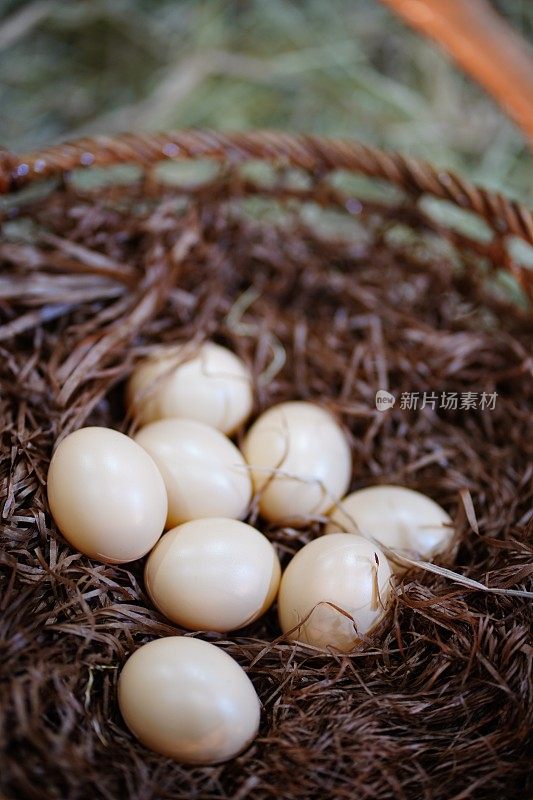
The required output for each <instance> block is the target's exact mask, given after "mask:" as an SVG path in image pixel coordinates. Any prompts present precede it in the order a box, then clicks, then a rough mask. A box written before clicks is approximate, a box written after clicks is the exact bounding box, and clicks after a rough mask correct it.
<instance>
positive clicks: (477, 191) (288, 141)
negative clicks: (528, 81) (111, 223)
mask: <svg viewBox="0 0 533 800" xmlns="http://www.w3.org/2000/svg"><path fill="white" fill-rule="evenodd" d="M195 158H214V159H216V160H219V161H228V162H230V163H235V164H237V163H243V162H246V161H251V160H266V161H271V162H278V163H279V162H281V163H284V164H287V165H290V166H294V167H299V168H302V169H304V170H307V171H310V172H318V173H320V172H327V171H330V170H336V169H341V170H347V171H349V172H355V173H360V174H363V175H367V176H370V177H373V178H380V179H383V180H385V181H388V182H389V183H391V184H393V185H395V186H398V187H400V188H401V189H404V190H405V191H407V192H409V193H410V194H412V195H424V194H428V195H432V196H434V197H437V198H440V199H442V200H448V201H450V202H452V203H454V204H455V205H457V206H459V207H460V208H462V209H465V210H467V211H472V212H474V213H476V214H478V215H479V216H480V217H482V218H483V219H484V220H485V221H486V222H488V224H489V225H490V227H491V228H492V229H493V231H494V232H495V234H496V235H497V236H498V237H499V238H502V237H505V236H508V235H514V236H518V237H520V238H521V239H523V240H525V241H526V242H528V243H529V244H532V245H533V214H532V212H531V211H530V210H529V209H528V208H526V207H525V206H523V205H521V204H520V203H518V202H517V201H515V200H512V199H510V198H507V197H505V196H504V195H502V194H500V193H498V192H492V191H489V190H488V189H484V188H482V187H479V186H476V185H474V184H472V183H470V182H469V181H467V180H464V179H462V178H460V177H458V176H457V175H455V174H454V173H453V172H449V171H447V170H437V169H434V168H433V167H432V166H431V165H430V164H428V163H426V162H425V161H420V160H418V159H415V158H411V157H409V156H404V155H401V154H398V153H393V152H385V151H383V150H379V149H377V148H375V147H371V146H369V145H365V144H362V143H360V142H357V141H353V140H348V139H331V138H326V137H322V136H311V135H303V134H290V133H283V132H280V131H267V130H265V131H246V132H235V133H225V132H220V131H211V130H181V131H175V132H169V133H137V134H122V135H118V136H95V137H94V138H83V139H77V140H75V141H71V142H65V143H63V144H58V145H55V146H52V147H49V148H46V149H44V150H41V151H37V152H33V153H25V154H21V155H15V154H13V153H10V152H7V151H2V152H0V194H8V193H10V192H12V191H16V190H17V189H18V188H20V187H23V186H25V185H27V184H29V183H32V182H34V181H36V180H39V179H42V178H46V177H52V176H60V175H63V174H65V173H68V172H70V171H71V170H73V169H79V168H83V167H91V166H100V167H105V166H112V165H116V164H124V163H133V164H138V165H140V166H142V167H149V166H150V165H153V164H155V163H157V162H159V161H162V160H165V159H170V160H184V159H195Z"/></svg>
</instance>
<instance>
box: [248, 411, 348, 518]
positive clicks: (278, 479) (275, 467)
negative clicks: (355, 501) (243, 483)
mask: <svg viewBox="0 0 533 800" xmlns="http://www.w3.org/2000/svg"><path fill="white" fill-rule="evenodd" d="M243 453H244V457H245V458H246V460H247V462H248V464H249V465H250V466H251V468H252V480H253V483H254V488H255V490H256V491H257V492H259V493H260V496H259V506H260V511H261V514H262V515H263V517H265V519H267V520H270V521H271V522H277V523H288V522H290V523H291V524H292V525H295V526H297V525H300V526H301V525H303V524H305V522H306V518H308V517H310V516H316V515H319V514H323V513H325V512H327V511H328V510H329V509H330V508H331V506H332V505H334V504H335V502H337V501H338V499H339V498H340V497H342V495H343V494H344V492H345V491H346V489H347V488H348V485H349V482H350V477H351V455H350V447H349V444H348V441H347V439H346V437H345V435H344V433H343V431H342V429H341V427H340V425H339V424H338V423H337V421H336V420H335V418H334V417H333V416H332V415H331V414H330V413H329V412H328V411H325V410H324V409H323V408H320V407H319V406H317V405H314V404H313V403H307V402H290V403H281V404H279V405H276V406H272V407H271V408H269V409H268V410H267V411H265V412H264V414H262V415H261V416H260V417H259V419H257V421H256V422H255V423H254V424H253V425H252V427H251V428H250V430H249V431H248V434H247V436H246V438H245V441H244V446H243Z"/></svg>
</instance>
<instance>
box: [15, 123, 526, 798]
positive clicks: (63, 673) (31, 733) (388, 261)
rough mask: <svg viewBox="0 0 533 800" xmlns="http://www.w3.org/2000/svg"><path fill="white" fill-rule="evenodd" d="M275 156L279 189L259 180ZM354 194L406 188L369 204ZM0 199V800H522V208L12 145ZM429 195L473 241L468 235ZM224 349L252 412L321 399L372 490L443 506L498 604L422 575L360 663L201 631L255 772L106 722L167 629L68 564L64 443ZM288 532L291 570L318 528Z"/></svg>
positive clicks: (234, 149) (342, 163) (488, 198)
mask: <svg viewBox="0 0 533 800" xmlns="http://www.w3.org/2000/svg"><path fill="white" fill-rule="evenodd" d="M197 159H201V160H205V159H207V160H209V161H210V162H211V161H212V162H220V165H221V167H220V169H218V171H217V172H216V174H214V175H213V174H211V175H210V176H209V177H208V178H207V179H206V180H205V181H204V182H201V183H198V182H196V183H195V184H194V185H183V182H182V183H181V184H180V185H174V184H172V183H170V182H169V181H168V179H164V180H163V179H161V176H160V174H159V172H158V170H159V164H160V162H162V161H169V160H170V161H178V160H179V161H184V160H197ZM257 161H259V162H263V161H266V162H269V163H270V164H271V165H272V166H273V168H274V169H273V170H272V171H270V172H268V174H263V173H262V172H261V171H260V170H259V172H258V173H257V175H259V177H257V175H256V176H255V177H253V176H252V175H251V172H250V171H249V169H248V165H247V162H254V163H255V162H257ZM122 164H125V165H129V164H132V165H135V166H136V167H137V168H139V167H140V168H141V176H140V177H139V176H137V179H136V180H135V181H133V182H131V181H130V182H125V183H120V181H119V176H117V174H116V173H113V176H114V177H113V180H112V182H111V183H109V181H100V182H99V183H97V185H96V186H94V187H93V188H90V187H89V188H87V186H85V187H84V185H80V180H79V179H78V171H79V170H85V169H87V168H89V167H114V166H117V165H122ZM339 171H342V172H346V173H355V174H360V175H363V176H366V177H367V178H369V179H372V181H374V179H379V182H378V183H379V186H380V187H381V186H382V185H383V183H385V184H388V185H392V186H394V187H395V188H396V189H399V190H400V193H396V194H395V195H394V196H391V199H387V198H385V199H384V197H383V196H382V194H379V196H377V195H376V196H373V197H372V198H371V199H369V198H368V197H366V199H365V198H362V197H359V196H356V195H354V193H353V191H351V190H346V189H345V190H341V189H340V188H339V186H338V182H337V180H336V176H337V173H338V172H339ZM45 179H54V180H51V181H48V182H47V181H46V180H45ZM378 183H376V186H377V185H378ZM33 184H36V186H35V189H34V188H33V186H32V185H33ZM26 189H28V191H22V192H19V190H26ZM380 191H381V189H380ZM0 193H2V194H4V195H7V196H8V198H7V202H6V204H5V207H4V209H3V211H2V212H1V214H2V218H1V221H2V226H3V233H2V238H1V239H0V259H1V261H0V264H3V266H2V268H1V269H2V271H1V273H0V287H1V292H0V297H1V300H0V312H1V313H2V323H1V325H0V353H1V356H2V364H1V371H0V378H1V382H2V383H1V388H0V416H1V421H2V426H3V432H2V436H3V439H2V461H1V465H2V473H1V477H2V481H3V483H2V514H3V523H4V525H3V533H2V541H3V551H2V552H0V565H1V566H2V575H3V584H2V587H3V588H2V599H1V606H0V607H1V609H2V615H3V616H2V618H1V620H0V645H2V646H3V647H4V650H5V652H4V653H2V657H1V660H2V666H1V667H0V669H2V672H3V682H2V684H1V686H2V695H1V696H0V742H1V744H2V755H1V756H0V757H1V759H2V761H1V762H0V767H1V768H0V787H1V789H3V792H4V796H5V797H6V798H8V799H9V800H15V798H16V800H23V799H24V798H39V800H44V799H45V798H50V799H51V798H60V799H61V800H68V799H70V798H72V799H73V800H74V798H76V800H83V799H84V798H91V800H94V799H95V798H108V799H109V798H126V797H127V798H135V800H141V799H142V800H164V799H165V798H172V799H173V800H175V799H176V798H193V797H194V798H197V797H198V798H200V797H201V798H222V797H224V798H229V797H233V798H236V799H237V798H239V800H243V799H244V798H247V797H251V798H275V797H280V798H296V797H302V798H317V800H318V798H320V800H324V799H325V798H328V797H332V798H337V797H338V798H352V797H358V798H389V797H390V798H392V797H394V798H452V797H453V798H457V800H459V798H464V799H465V800H466V798H474V797H483V798H491V797H500V796H505V797H506V798H507V800H509V798H513V797H517V798H518V797H522V798H523V797H525V796H526V794H527V791H528V787H530V779H531V775H530V771H529V769H528V766H527V758H526V753H527V747H528V743H529V739H528V737H529V736H530V723H531V709H532V702H531V697H532V694H531V692H532V682H531V675H530V670H529V667H528V664H529V662H528V653H530V652H531V650H530V649H529V650H528V646H529V645H528V644H527V637H528V605H527V599H526V598H525V597H522V596H521V595H520V592H521V591H523V590H524V589H525V588H526V583H527V581H528V580H529V579H530V576H531V548H530V547H529V545H528V531H529V530H530V523H531V515H530V513H529V509H530V499H531V469H530V466H529V467H528V463H529V459H530V457H529V455H528V441H527V439H528V433H527V431H528V421H529V417H528V405H527V404H528V401H529V400H530V395H529V392H530V388H531V384H530V380H531V376H530V369H531V365H530V362H528V346H529V345H530V344H531V324H530V301H531V299H532V297H533V281H532V278H531V275H532V272H531V270H529V269H528V268H526V267H525V266H523V265H521V264H520V263H518V261H517V259H516V258H515V255H514V254H515V253H516V252H517V251H518V250H519V248H516V246H515V243H514V241H513V240H514V239H516V238H518V239H521V240H523V241H525V242H526V243H527V244H529V245H533V216H532V214H531V212H530V211H529V210H528V209H526V208H524V207H523V206H521V205H520V204H519V203H517V202H515V201H513V200H510V199H508V198H506V197H504V196H502V195H500V194H497V193H494V192H490V191H488V190H486V189H482V188H479V187H477V186H474V185H472V184H470V183H469V182H468V181H465V180H462V179H461V178H459V177H457V176H456V175H454V174H453V173H450V172H447V171H439V170H436V169H434V168H432V167H431V166H429V165H428V164H426V163H423V162H420V161H418V160H415V159H412V158H407V157H404V156H401V155H398V154H394V153H385V152H382V151H380V150H377V149H375V148H372V147H369V146H366V145H362V144H358V143H356V142H351V141H344V140H328V139H325V138H321V137H314V136H301V135H298V136H297V135H289V134H282V133H274V132H252V133H239V134H226V133H216V132H211V131H180V132H176V133H169V134H154V135H152V134H139V135H124V136H118V137H104V136H100V137H96V138H94V139H83V140H78V141H75V142H70V143H66V144H61V145H58V146H55V147H51V148H48V149H45V150H42V151H40V152H36V153H30V154H24V155H15V154H12V153H7V152H2V153H0ZM428 197H432V198H437V199H438V200H441V201H447V203H448V205H450V204H451V205H452V206H454V207H456V208H458V209H461V210H463V211H466V212H471V214H473V215H475V216H477V217H478V218H479V219H478V221H477V223H476V224H475V225H473V226H470V227H469V228H468V231H467V232H465V228H464V227H463V228H462V229H461V227H456V226H454V227H451V226H450V225H448V224H447V223H445V222H442V218H437V217H436V216H434V215H433V212H432V210H431V209H430V208H429V207H428V204H427V198H428ZM259 201H261V202H263V201H264V202H265V203H266V205H265V208H266V206H268V209H269V210H268V212H265V208H263V206H261V207H260V206H259V205H257V203H258V202H259ZM254 202H256V205H253V203H254ZM247 204H248V205H247ZM317 208H318V209H321V210H320V211H317ZM272 209H275V212H274V213H272ZM280 211H281V214H280ZM331 211H334V212H335V214H334V215H331V219H330V217H329V216H328V215H330V213H331ZM265 213H267V218H266V221H265ZM268 214H270V216H268ZM306 215H307V216H306ZM333 217H334V219H333ZM448 218H449V217H446V219H448ZM439 219H441V221H439ZM480 220H481V222H480ZM325 221H327V223H328V224H325ZM330 223H331V228H329V227H328V225H329V224H330ZM478 229H479V230H480V235H479V236H477V235H474V234H473V233H472V231H473V230H474V231H477V230H478ZM502 272H504V273H510V274H511V275H512V276H513V278H514V281H515V285H514V288H513V289H512V290H511V294H507V293H506V290H505V288H504V287H503V288H502V286H503V285H502V284H501V281H500V277H501V273H502ZM516 284H518V285H519V287H520V289H519V290H518V289H517V288H516ZM462 293H463V294H464V298H463V299H461V295H462ZM417 314H418V315H419V317H420V324H419V326H418V327H417V324H416V323H415V320H416V317H417ZM206 337H209V338H212V337H215V338H219V339H220V340H222V341H223V342H226V343H228V344H229V345H230V346H231V347H232V348H234V349H235V350H236V351H237V352H239V354H240V355H242V356H243V358H245V359H246V360H247V361H248V363H249V364H250V366H251V368H252V371H253V374H254V375H255V377H256V379H257V381H256V383H257V385H256V389H257V392H256V393H257V403H256V409H255V410H256V412H257V411H260V410H261V409H262V408H264V407H266V406H267V405H269V404H271V403H273V402H278V401H279V400H283V399H288V398H291V397H292V398H296V397H301V398H304V399H317V400H318V401H319V402H322V403H324V404H326V405H328V406H329V407H331V409H332V410H333V411H335V412H336V413H338V414H339V415H340V417H341V419H342V422H343V424H344V425H345V427H346V430H347V432H348V434H349V436H350V437H351V441H352V445H353V448H354V455H355V461H356V464H357V469H356V474H355V477H354V483H353V486H354V487H355V486H361V485H366V484H368V483H373V482H397V483H405V484H406V485H410V486H412V487H413V488H417V489H420V490H422V491H426V492H427V493H428V494H430V495H432V496H434V497H435V499H437V500H439V501H440V502H442V503H443V504H444V505H445V506H446V507H447V508H449V510H450V511H452V513H454V517H455V521H456V526H457V530H458V537H459V554H458V556H457V561H456V562H455V566H454V568H455V569H457V571H458V572H460V573H461V574H463V575H464V576H465V577H466V578H468V579H470V580H476V581H478V582H480V581H481V582H482V583H483V584H484V585H486V586H490V587H492V588H494V589H496V592H492V591H490V592H489V591H483V590H482V589H480V588H479V586H478V587H477V588H476V586H475V585H470V586H465V585H464V584H463V583H460V582H454V581H453V580H449V579H447V578H445V577H443V576H442V575H437V574H432V573H427V572H418V571H412V572H409V573H407V576H406V578H405V579H404V581H403V583H402V585H401V587H400V588H399V592H398V595H399V596H398V600H397V603H396V605H395V608H394V610H393V612H391V614H390V615H389V617H388V618H387V620H386V621H385V623H384V626H383V628H382V629H381V630H380V631H378V632H377V633H376V636H375V637H374V638H373V639H372V640H371V641H370V642H368V644H367V646H366V647H365V648H363V649H362V650H360V651H358V652H357V653H354V654H352V655H350V656H339V655H334V654H331V655H324V654H320V653H317V652H315V651H313V650H312V649H310V648H305V647H302V646H298V645H294V644H292V643H288V642H285V641H283V640H282V639H280V638H279V629H278V628H277V623H276V617H275V612H274V611H271V612H270V613H269V614H268V615H267V617H266V618H264V619H263V620H261V621H259V622H258V623H256V624H255V625H254V626H251V628H250V629H247V630H245V631H243V632H238V633H237V634H236V635H235V636H233V635H232V636H230V637H223V636H220V635H216V634H201V635H202V636H203V637H204V638H208V639H210V640H212V641H215V642H217V644H218V645H219V646H220V647H223V648H224V649H226V650H227V651H228V652H230V653H231V654H232V655H233V656H234V657H235V658H237V660H238V661H239V662H240V663H241V664H242V665H243V666H244V667H245V669H246V670H247V671H248V672H249V674H250V676H251V678H252V680H253V681H254V684H255V686H256V688H257V689H258V692H259V694H260V697H261V700H262V702H263V706H264V708H263V722H262V727H261V731H260V735H259V738H258V739H257V741H256V742H255V744H254V745H253V746H252V747H251V748H249V750H247V751H246V752H245V753H244V754H242V755H241V756H240V757H239V758H237V759H235V760H234V761H232V762H229V763H228V764H225V765H218V766H216V767H205V768H194V769H192V768H191V769H190V768H187V767H182V766H180V765H177V764H174V763H173V762H171V761H169V760H166V759H164V758H162V757H159V756H157V755H155V754H152V753H149V752H148V751H146V750H145V749H144V748H142V746H141V745H139V744H138V743H137V742H136V741H134V740H133V738H132V737H131V736H130V734H129V733H128V732H127V730H126V728H125V726H124V725H123V723H122V721H121V718H120V714H119V713H118V709H117V707H116V702H115V687H116V678H117V673H118V669H119V668H120V665H121V664H122V663H123V661H124V660H125V658H126V657H127V654H128V653H129V652H131V651H132V650H133V649H134V648H135V647H136V646H138V645H139V644H141V643H142V642H144V641H147V640H149V639H151V638H154V636H161V635H169V634H175V633H176V630H177V629H176V627H175V626H173V625H170V624H169V623H168V622H167V621H165V620H164V619H163V618H162V617H161V616H160V615H159V614H157V613H156V612H155V611H154V610H153V609H152V608H151V606H150V604H149V602H148V600H147V598H146V596H145V595H144V591H143V587H142V565H140V564H133V565H124V566H123V567H120V568H118V567H112V566H108V565H100V564H96V563H92V562H91V561H90V560H89V559H87V558H85V557H83V556H80V555H78V554H74V553H73V551H72V550H71V549H70V548H69V547H68V546H67V545H66V543H65V542H64V540H63V539H62V537H61V536H60V535H59V534H58V532H57V530H56V529H55V527H54V525H53V523H52V522H51V520H50V516H49V512H48V507H47V502H46V491H45V483H46V471H47V467H48V463H49V459H50V454H51V451H52V446H53V443H54V441H55V440H56V439H57V438H58V437H59V436H62V435H64V434H65V433H67V432H69V431H70V430H73V429H75V428H77V427H80V426H82V425H84V424H104V425H111V426H114V427H121V428H122V429H123V430H126V429H127V424H128V421H127V420H126V421H125V420H124V409H123V406H122V389H123V381H124V380H125V378H126V377H127V375H128V374H129V372H130V371H131V368H132V366H133V364H134V363H135V360H136V359H137V358H139V357H141V356H142V355H143V354H145V353H146V352H147V350H148V349H149V347H150V346H151V345H152V344H157V343H159V342H161V341H163V342H167V341H168V342H169V341H174V340H175V339H176V338H191V339H196V340H198V341H200V340H201V339H202V338H206ZM402 348H404V349H405V350H404V351H403V350H402ZM424 364H425V365H426V366H424ZM426 367H427V368H426ZM384 381H385V385H384V383H383V382H384ZM390 381H395V382H394V383H390ZM432 381H434V382H436V383H432ZM439 382H440V383H439ZM489 384H490V385H489ZM379 388H389V389H391V391H392V390H394V391H395V392H397V393H398V395H399V394H400V393H403V392H408V391H409V390H413V391H415V390H416V391H418V392H419V393H423V391H424V390H425V389H428V390H433V389H434V390H435V391H437V390H438V391H444V390H450V391H451V390H454V391H456V392H461V391H469V390H473V389H476V388H478V389H479V390H480V391H481V390H489V389H494V390H496V389H497V391H498V403H499V405H498V411H495V412H494V415H493V416H491V415H490V413H489V412H487V413H485V414H484V413H483V412H482V411H481V410H480V411H479V412H471V414H470V415H469V412H468V410H467V409H463V411H461V410H459V411H458V412H457V413H455V414H454V413H451V414H450V413H448V412H442V413H439V412H438V411H436V410H435V408H431V407H430V406H429V405H428V406H426V407H425V408H419V409H417V410H413V409H409V408H407V407H404V408H402V407H401V406H400V403H399V402H398V403H397V405H396V407H395V408H394V409H390V410H389V411H387V412H386V413H382V412H379V411H377V410H376V408H375V406H374V405H373V399H374V392H375V391H376V390H377V389H379ZM528 398H529V400H528ZM254 514H256V512H255V511H254V509H252V510H251V520H252V521H253V522H255V523H256V524H258V525H260V526H261V521H260V520H258V518H257V516H256V515H255V516H254ZM263 527H264V526H263ZM267 533H268V535H269V536H270V537H271V539H272V540H273V541H274V542H275V543H276V546H277V547H278V549H279V552H280V555H281V557H282V560H284V561H286V560H287V559H288V558H289V556H290V554H291V553H293V552H294V551H295V550H297V549H298V548H299V547H300V546H301V545H302V544H303V543H304V542H305V541H307V540H308V539H309V538H310V537H313V536H315V535H318V534H319V533H320V521H317V522H315V523H313V524H312V525H310V526H309V529H308V530H305V531H303V532H302V531H300V532H298V531H293V530H290V529H285V528H281V529H279V528H274V527H271V528H269V529H268V530H267ZM509 589H511V590H512V589H514V590H515V592H516V593H515V594H512V592H511V593H509V591H508V590H509Z"/></svg>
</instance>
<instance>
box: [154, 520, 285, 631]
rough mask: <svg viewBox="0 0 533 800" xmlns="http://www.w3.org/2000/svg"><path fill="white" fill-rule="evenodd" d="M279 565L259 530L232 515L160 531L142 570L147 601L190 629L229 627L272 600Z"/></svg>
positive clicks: (249, 619) (244, 621)
mask: <svg viewBox="0 0 533 800" xmlns="http://www.w3.org/2000/svg"><path fill="white" fill-rule="evenodd" d="M280 573H281V570H280V565H279V560H278V556H277V554H276V551H275V550H274V548H273V547H272V545H271V544H270V542H269V541H268V539H267V538H266V537H265V536H263V534H262V533H260V532H259V531H257V530H256V529H255V528H252V526H251V525H246V524H245V523H244V522H238V521H237V520H234V519H222V518H218V519H198V520H193V521H192V522H186V523H185V524H184V525H180V526H179V527H177V528H174V529H173V530H171V531H169V532H168V533H165V535H164V536H163V537H162V538H161V540H160V541H159V542H158V544H157V546H156V547H155V548H154V550H152V552H151V553H150V556H149V558H148V561H147V562H146V569H145V573H144V577H145V584H146V588H147V590H148V594H149V595H150V597H151V599H152V602H153V603H154V605H155V606H157V608H158V609H159V610H160V611H161V612H162V613H163V614H164V615H165V616H166V617H168V618H169V619H171V620H173V622H176V623H177V624H178V625H182V626H183V627H184V628H189V629H190V630H210V631H221V632H225V631H232V630H235V629H237V628H242V627H244V626H245V625H248V624H249V623H250V622H253V621H254V620H255V619H257V618H258V617H259V616H261V614H263V613H264V612H265V611H266V610H267V609H268V608H269V607H270V606H271V605H272V603H273V601H274V598H275V596H276V594H277V591H278V586H279V579H280Z"/></svg>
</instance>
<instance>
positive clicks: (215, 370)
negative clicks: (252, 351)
mask: <svg viewBox="0 0 533 800" xmlns="http://www.w3.org/2000/svg"><path fill="white" fill-rule="evenodd" d="M126 398H127V405H128V408H129V410H130V412H131V413H132V415H133V416H134V417H135V418H136V420H137V421H138V422H140V423H141V424H142V425H144V424H147V423H148V422H154V421H155V420H158V419H166V418H169V417H186V418H189V419H196V420H198V421H199V422H204V423H205V424H207V425H212V426H213V427H214V428H218V429H219V430H221V431H223V433H226V434H230V433H233V431H234V430H235V429H236V428H238V427H239V426H240V425H242V423H243V422H245V421H246V420H247V419H248V417H249V415H250V412H251V410H252V405H253V393H252V378H251V375H250V371H249V370H248V368H247V366H246V364H245V363H244V361H242V359H240V358H239V357H238V356H236V355H235V353H232V352H231V350H228V349H227V348H225V347H221V346H220V345H218V344H215V343H214V342H205V343H204V344H202V345H200V346H198V347H192V346H190V345H189V346H187V345H175V346H171V347H163V348H160V349H159V350H157V351H156V352H154V354H153V355H151V356H149V357H148V358H146V359H145V360H144V361H141V363H140V364H139V365H138V366H137V367H136V369H135V370H134V372H133V374H132V376H131V378H130V380H129V383H128V387H127V394H126Z"/></svg>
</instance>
